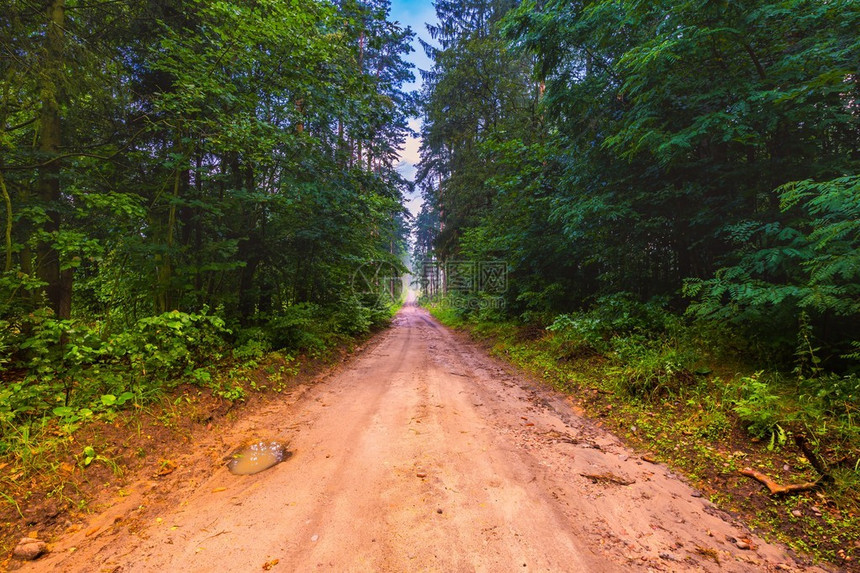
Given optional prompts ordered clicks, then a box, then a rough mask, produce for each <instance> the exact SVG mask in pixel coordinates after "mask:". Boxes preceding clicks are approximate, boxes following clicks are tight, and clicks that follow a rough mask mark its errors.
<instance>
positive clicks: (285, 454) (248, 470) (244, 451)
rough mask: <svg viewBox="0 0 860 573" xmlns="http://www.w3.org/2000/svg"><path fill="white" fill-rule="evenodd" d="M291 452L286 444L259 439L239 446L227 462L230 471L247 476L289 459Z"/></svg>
mask: <svg viewBox="0 0 860 573" xmlns="http://www.w3.org/2000/svg"><path fill="white" fill-rule="evenodd" d="M292 455H293V452H291V451H289V450H287V445H286V444H282V443H281V442H275V441H271V442H267V441H260V442H255V443H253V444H250V445H248V446H245V447H244V448H239V449H238V450H236V451H235V452H234V453H233V454H231V455H230V457H231V458H232V459H231V460H230V461H229V462H227V469H228V470H230V473H232V474H235V475H239V476H249V475H253V474H256V473H260V472H261V471H263V470H267V469H269V468H270V467H272V466H275V465H278V464H279V463H281V462H282V461H284V460H288V459H290V457H291V456H292Z"/></svg>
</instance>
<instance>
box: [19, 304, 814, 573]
mask: <svg viewBox="0 0 860 573" xmlns="http://www.w3.org/2000/svg"><path fill="white" fill-rule="evenodd" d="M394 322H395V323H394V326H393V328H391V329H390V330H389V331H387V332H385V333H383V334H382V335H380V336H379V337H377V339H376V340H374V341H373V342H371V343H370V344H369V345H368V348H367V349H366V350H365V351H364V352H363V353H361V354H360V355H359V356H358V357H357V358H355V359H353V360H351V361H350V362H349V363H348V364H347V366H346V367H345V368H343V369H342V371H340V372H336V373H334V374H331V375H330V376H328V377H327V378H326V379H324V380H322V381H321V382H319V383H318V384H314V385H312V386H309V387H303V388H302V389H300V390H299V391H297V392H294V393H293V394H292V395H291V396H288V397H285V398H284V400H283V402H282V403H279V404H276V405H274V406H269V409H268V410H267V411H265V412H259V413H257V414H254V415H252V416H249V417H247V418H246V419H243V420H241V421H240V422H239V423H237V424H236V425H235V427H234V428H232V429H231V430H230V433H224V434H223V435H219V436H212V437H208V438H204V439H202V440H201V441H196V442H195V443H194V451H192V452H191V453H189V454H188V456H186V457H185V458H183V459H181V460H180V463H179V470H177V471H176V472H175V475H171V476H170V480H171V481H163V480H162V481H150V482H148V483H147V482H141V483H139V484H137V485H136V487H135V488H131V489H133V490H135V492H134V493H133V495H131V496H129V497H128V498H122V501H120V502H118V503H117V505H115V506H114V507H112V508H110V509H108V510H107V511H105V512H104V513H102V514H100V515H98V516H96V517H95V518H94V519H93V521H92V523H90V524H89V525H88V526H87V528H85V529H82V530H81V531H80V532H79V533H77V534H72V535H69V536H67V537H65V538H63V539H60V540H59V541H57V542H56V543H55V544H54V545H53V546H52V552H51V553H50V554H48V555H47V556H45V557H43V558H41V559H40V560H39V561H36V562H34V563H31V564H27V565H26V566H25V568H24V570H29V571H123V572H126V571H183V572H186V571H187V572H192V571H201V572H210V571H261V570H263V566H264V564H268V565H269V566H272V563H273V562H274V561H275V560H277V564H275V565H273V566H272V567H271V570H272V571H312V570H335V571H490V572H499V571H589V572H590V571H595V572H598V571H638V570H643V571H647V570H655V571H684V570H691V571H701V570H708V571H776V570H783V571H788V570H800V569H801V567H799V566H798V565H797V564H795V562H794V561H793V560H792V559H791V557H789V556H788V554H787V553H786V552H785V551H784V550H783V549H782V548H780V547H777V546H773V545H768V544H766V543H764V542H762V541H761V540H760V539H758V538H755V537H753V536H751V535H750V534H749V532H748V531H746V530H745V529H743V528H742V527H740V526H737V525H732V524H730V523H728V522H727V521H726V520H725V519H724V517H723V516H722V515H721V514H720V512H718V511H717V510H715V509H714V508H713V507H712V506H711V504H710V503H709V502H708V501H707V500H705V499H703V498H701V497H697V494H696V493H695V492H694V491H693V490H692V489H691V488H690V487H689V486H687V485H685V484H684V483H682V482H681V481H679V480H678V479H677V478H676V477H674V476H672V474H671V472H669V471H668V470H667V469H666V468H664V467H663V466H659V465H653V464H650V463H648V462H645V461H642V460H641V459H639V458H638V457H637V456H636V455H635V454H634V453H633V452H631V451H628V450H626V449H625V448H624V447H623V446H622V445H621V443H620V442H619V441H618V440H617V439H616V438H615V437H613V436H612V435H611V434H608V433H607V432H605V431H604V430H602V429H600V428H598V427H596V426H595V425H593V424H592V423H591V422H589V421H586V420H584V419H582V418H580V417H579V416H577V415H576V414H575V413H574V412H573V410H572V409H571V407H570V405H569V404H568V402H566V401H565V400H564V398H563V397H562V396H560V395H557V394H555V393H553V392H551V391H548V390H545V389H542V388H540V387H539V386H537V385H535V384H533V383H531V382H529V381H527V380H523V379H521V378H519V377H517V376H516V375H515V374H512V373H511V372H510V371H509V370H508V369H507V368H506V367H505V366H503V365H502V364H500V363H498V362H497V361H495V360H493V359H491V358H489V357H487V356H486V355H485V354H484V353H483V352H482V351H481V350H479V349H478V348H476V347H475V346H473V345H472V344H471V343H469V342H468V341H466V340H465V339H464V337H462V336H460V335H457V334H452V333H450V332H448V331H447V330H445V329H444V328H443V327H442V326H440V325H439V324H438V323H437V322H435V321H434V320H433V319H432V318H431V317H430V316H429V315H428V314H427V313H426V312H425V311H424V310H421V309H419V308H416V307H412V306H409V307H406V308H404V309H403V311H401V313H400V314H399V315H398V316H397V318H396V319H395V321H394ZM258 437H264V438H275V439H282V440H288V441H289V442H290V449H291V450H293V451H294V455H293V457H292V458H291V459H289V460H288V461H286V462H284V463H282V464H280V465H278V466H276V467H274V468H272V469H270V470H267V471H264V472H262V473H259V474H256V475H253V476H233V475H231V474H229V473H228V472H227V471H226V469H224V467H223V461H222V457H223V455H224V454H225V452H226V451H229V450H230V449H232V447H234V446H235V445H237V444H238V443H239V442H241V441H242V440H244V439H253V438H258ZM582 474H590V475H593V476H597V475H603V476H604V477H606V476H609V477H612V478H616V481H622V482H625V483H627V482H632V483H631V484H630V485H622V484H619V483H616V482H615V481H611V480H610V481H607V480H606V479H600V478H593V479H592V478H587V477H584V476H583V475H582ZM727 536H730V537H733V538H737V539H741V538H748V539H750V540H751V542H752V548H751V549H750V550H741V549H739V548H737V547H736V546H735V545H734V544H733V543H731V542H730V541H728V540H727V539H726V538H727ZM72 547H74V548H75V549H74V550H73V551H70V548H72ZM717 561H719V564H718V563H717Z"/></svg>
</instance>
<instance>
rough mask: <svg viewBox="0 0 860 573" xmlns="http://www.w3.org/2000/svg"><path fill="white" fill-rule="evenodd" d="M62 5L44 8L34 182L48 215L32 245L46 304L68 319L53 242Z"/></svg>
mask: <svg viewBox="0 0 860 573" xmlns="http://www.w3.org/2000/svg"><path fill="white" fill-rule="evenodd" d="M65 4H66V3H65V0H52V1H51V3H50V4H49V5H48V11H47V17H48V25H47V31H46V33H45V55H44V65H43V68H42V74H41V85H40V93H41V98H42V111H41V115H40V118H39V119H40V124H39V152H40V154H41V156H42V160H43V161H42V165H41V166H40V167H39V170H38V175H37V181H36V191H37V193H38V195H39V199H40V200H41V202H42V204H43V205H44V207H45V210H46V213H47V215H48V220H47V221H46V222H45V224H44V227H43V230H44V231H45V233H46V235H47V238H46V239H45V240H43V241H41V242H40V243H39V245H38V246H37V248H36V255H37V273H38V276H39V278H40V279H41V280H42V281H44V282H45V290H44V292H45V296H46V298H47V300H48V305H49V306H50V307H51V308H52V309H53V310H54V313H55V314H56V315H57V317H58V318H69V316H70V315H71V309H72V270H71V269H66V270H62V271H61V269H60V253H59V252H58V251H57V249H56V247H55V243H54V237H55V236H56V234H57V233H58V232H59V231H60V226H61V217H60V212H59V209H58V207H59V203H60V201H61V199H62V197H61V193H60V163H59V161H58V160H56V158H57V155H58V152H59V149H60V145H61V143H62V126H61V123H60V103H59V99H60V91H61V90H60V86H59V81H60V78H61V75H62V70H63V45H64V42H65V38H64V32H63V27H64V25H65V8H66V6H65Z"/></svg>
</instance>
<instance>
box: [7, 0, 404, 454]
mask: <svg viewBox="0 0 860 573" xmlns="http://www.w3.org/2000/svg"><path fill="white" fill-rule="evenodd" d="M0 14H2V17H0V41H2V43H0V98H2V99H1V100H0V130H2V131H0V187H2V192H3V200H4V207H3V214H4V216H3V229H4V237H5V239H4V243H3V245H4V246H3V265H4V266H3V273H2V276H0V368H2V369H3V370H4V373H3V378H4V382H3V384H2V385H0V424H2V425H3V431H2V433H3V435H4V436H6V438H4V440H3V441H2V442H3V443H2V447H12V445H13V442H15V440H16V439H17V440H20V439H21V436H22V432H24V433H26V432H28V431H29V430H28V428H29V424H31V423H37V425H38V423H41V424H42V425H43V426H44V424H45V418H44V416H46V415H47V416H48V418H51V417H52V416H56V417H59V418H60V419H62V420H63V421H64V422H72V421H76V420H79V419H81V418H87V417H91V416H93V414H94V413H95V414H98V413H99V412H100V411H101V410H103V409H105V408H112V407H116V406H117V405H120V404H122V403H125V402H129V403H131V402H132V401H134V402H135V403H137V402H140V401H141V400H145V399H146V397H147V395H153V394H157V392H158V390H159V388H160V387H161V386H162V384H163V383H164V382H166V381H168V380H171V379H174V378H176V377H177V376H180V375H182V376H186V377H188V376H191V377H192V378H193V379H195V380H197V381H199V382H201V383H207V382H211V381H212V376H213V372H210V371H209V370H207V367H209V366H211V365H213V364H215V363H217V362H218V360H219V359H220V358H221V357H224V356H226V355H229V354H230V352H231V349H233V350H232V354H233V356H234V357H236V358H237V359H238V358H247V357H254V356H259V355H260V354H261V353H262V352H265V351H266V350H270V349H286V350H287V351H290V352H296V351H319V350H320V349H322V348H325V347H327V346H329V345H331V344H333V343H334V342H335V341H336V340H337V338H338V336H350V335H354V334H358V333H363V332H366V331H368V329H369V328H370V327H371V326H372V325H373V324H375V323H377V322H379V321H380V320H384V319H385V317H386V312H388V311H387V309H380V308H374V306H373V305H365V304H363V302H364V301H362V300H360V299H359V298H357V297H356V296H354V293H353V291H352V290H351V288H350V281H351V278H352V276H353V273H354V272H355V271H356V269H357V268H358V267H359V266H360V265H361V264H362V263H363V262H365V261H368V260H388V261H391V263H392V264H395V265H396V264H399V263H398V261H399V259H400V258H401V256H402V254H403V252H404V249H405V239H406V235H407V233H408V228H407V222H406V219H405V217H406V215H405V211H404V208H403V206H402V194H403V192H404V191H405V190H406V189H408V185H409V184H408V183H407V182H406V181H404V180H403V178H402V177H401V176H400V175H399V174H398V173H397V172H396V170H395V168H394V166H395V165H396V163H397V161H398V148H399V147H400V146H401V145H402V143H403V141H404V138H405V137H407V136H408V135H409V134H410V133H411V131H410V129H409V128H408V126H407V120H408V118H409V116H411V115H414V113H415V106H416V95H415V94H414V93H413V92H408V91H405V90H404V87H403V86H404V84H405V83H406V82H408V81H411V80H412V79H413V73H412V69H411V66H410V65H409V64H407V63H406V62H405V61H404V59H403V57H404V55H405V54H407V53H408V52H410V51H411V50H412V47H411V46H410V42H411V39H412V37H413V33H412V31H411V30H409V29H408V28H403V27H401V26H400V25H398V24H396V23H394V22H392V21H390V20H389V2H388V1H387V0H371V1H361V2H359V1H355V0H343V1H338V2H328V1H324V0H297V1H295V2H281V1H279V0H259V1H255V2H239V1H232V0H226V1H212V2H209V1H206V2H200V1H196V0H187V1H186V0H175V1H170V2H164V1H156V0H123V1H119V2H114V1H111V2H102V1H95V2H86V1H77V0H50V1H48V2H33V1H29V0H20V1H19V0H4V1H3V3H2V6H0ZM228 357H229V356H228ZM233 390H234V391H233V393H232V395H236V391H235V389H233ZM225 393H227V394H230V392H227V391H226V390H225ZM66 427H68V424H67V425H66Z"/></svg>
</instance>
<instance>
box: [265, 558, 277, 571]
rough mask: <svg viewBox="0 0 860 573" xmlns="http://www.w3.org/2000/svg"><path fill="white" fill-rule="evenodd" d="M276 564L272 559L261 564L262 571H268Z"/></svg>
mask: <svg viewBox="0 0 860 573" xmlns="http://www.w3.org/2000/svg"><path fill="white" fill-rule="evenodd" d="M277 564H278V560H277V559H272V560H271V561H266V562H265V563H263V571H269V570H270V569H271V568H272V567H274V566H275V565H277Z"/></svg>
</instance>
